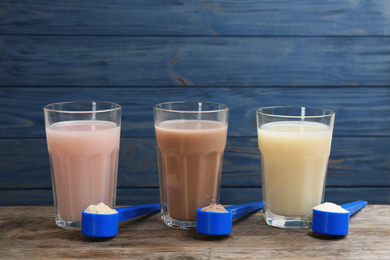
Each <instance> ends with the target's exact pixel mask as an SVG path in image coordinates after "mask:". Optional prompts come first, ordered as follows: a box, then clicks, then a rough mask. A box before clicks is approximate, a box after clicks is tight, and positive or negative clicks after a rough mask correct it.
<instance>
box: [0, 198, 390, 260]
mask: <svg viewBox="0 0 390 260" xmlns="http://www.w3.org/2000/svg"><path fill="white" fill-rule="evenodd" d="M53 212H54V210H53V207H0V258H1V259H4V258H18V259H42V258H131V259H259V258H265V259H276V258H279V259H280V258H284V259H310V258H315V259H322V258H323V259H351V258H353V259H363V258H364V259H367V258H369V259H373V258H374V259H389V257H390V205H368V206H366V207H365V208H363V209H362V210H361V211H360V212H358V213H356V214H355V215H354V216H352V218H351V220H350V225H349V234H348V235H346V236H344V237H329V236H323V235H318V234H315V233H313V232H312V231H311V230H283V229H279V228H274V227H270V226H267V225H266V224H265V222H264V220H263V218H262V214H263V213H262V211H259V212H256V213H254V214H251V215H249V216H246V217H243V218H241V219H238V220H235V221H234V223H233V231H232V233H231V234H230V235H229V236H223V237H213V236H206V235H201V234H198V233H196V231H195V230H177V229H172V228H168V227H166V226H165V225H164V224H163V223H162V221H161V220H160V214H159V213H156V214H152V215H147V216H143V217H140V218H137V219H132V220H127V221H125V222H121V223H120V226H119V232H118V235H117V236H116V237H114V238H108V239H102V238H89V237H85V236H83V235H82V234H81V233H80V232H79V231H67V230H64V229H62V228H59V227H57V226H56V225H55V223H54V213H53Z"/></svg>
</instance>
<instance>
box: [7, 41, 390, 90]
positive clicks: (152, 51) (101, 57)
mask: <svg viewBox="0 0 390 260" xmlns="http://www.w3.org/2000/svg"><path fill="white" fill-rule="evenodd" d="M389 53H390V37H122V36H121V37H96V36H89V37H82V36H68V37H58V36H56V37H51V36H0V60H1V63H0V79H1V80H0V86H53V85H56V86H77V87H80V86H209V87H213V86H218V87H226V86H250V87H259V86H262V87H265V86H266V87H270V86H290V87H293V86H367V87H371V86H388V85H389V82H390V67H389V65H388V64H389V62H390V54H389Z"/></svg>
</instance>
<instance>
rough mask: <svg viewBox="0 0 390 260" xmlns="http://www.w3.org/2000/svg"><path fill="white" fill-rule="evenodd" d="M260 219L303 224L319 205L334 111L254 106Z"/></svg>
mask: <svg viewBox="0 0 390 260" xmlns="http://www.w3.org/2000/svg"><path fill="white" fill-rule="evenodd" d="M256 116H257V133H258V145H259V149H260V152H261V173H262V174H261V176H262V189H263V201H264V219H265V221H266V222H267V224H268V225H271V226H276V227H280V228H309V227H310V226H311V220H312V211H313V207H315V206H317V205H319V204H321V203H323V199H324V191H325V182H326V172H327V168H328V160H329V155H330V150H331V142H332V133H333V125H334V119H335V113H334V112H333V111H331V110H328V109H322V108H312V107H264V108H260V109H258V110H257V113H256Z"/></svg>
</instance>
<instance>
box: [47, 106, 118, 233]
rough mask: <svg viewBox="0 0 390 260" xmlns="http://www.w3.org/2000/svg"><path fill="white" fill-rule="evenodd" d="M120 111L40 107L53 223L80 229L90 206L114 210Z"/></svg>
mask: <svg viewBox="0 0 390 260" xmlns="http://www.w3.org/2000/svg"><path fill="white" fill-rule="evenodd" d="M121 113H122V107H121V106H120V105H118V104H114V103H108V102H90V101H86V102H63V103H54V104H49V105H47V106H45V107H44V115H45V126H46V139H47V148H48V151H49V157H50V167H51V177H52V186H53V196H54V206H55V221H56V224H57V225H58V226H60V227H63V228H65V229H69V230H79V229H80V227H81V215H82V214H81V213H82V211H83V210H84V209H86V208H87V207H88V206H89V205H90V204H98V203H100V202H103V203H105V204H106V205H108V206H110V207H112V208H113V207H115V202H116V186H117V174H118V157H119V143H120V129H121Z"/></svg>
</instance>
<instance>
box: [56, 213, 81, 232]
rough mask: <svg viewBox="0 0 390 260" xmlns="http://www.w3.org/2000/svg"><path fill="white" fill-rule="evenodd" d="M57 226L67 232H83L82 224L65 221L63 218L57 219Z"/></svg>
mask: <svg viewBox="0 0 390 260" xmlns="http://www.w3.org/2000/svg"><path fill="white" fill-rule="evenodd" d="M56 225H57V226H59V227H62V228H64V229H67V230H81V222H75V221H65V220H63V219H62V218H61V217H59V216H57V217H56Z"/></svg>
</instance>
